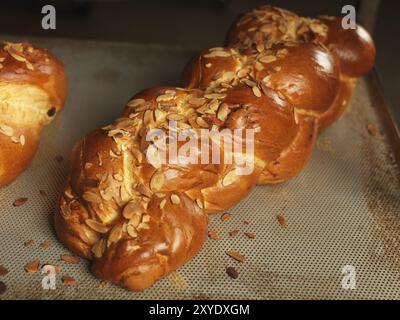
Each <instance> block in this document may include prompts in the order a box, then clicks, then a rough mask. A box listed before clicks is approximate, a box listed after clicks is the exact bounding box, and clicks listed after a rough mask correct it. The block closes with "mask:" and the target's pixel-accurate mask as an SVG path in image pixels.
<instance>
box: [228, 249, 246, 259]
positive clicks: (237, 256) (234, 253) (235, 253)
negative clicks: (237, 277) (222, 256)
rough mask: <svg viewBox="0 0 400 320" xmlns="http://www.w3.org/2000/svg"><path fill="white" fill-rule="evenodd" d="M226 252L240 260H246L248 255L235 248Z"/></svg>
mask: <svg viewBox="0 0 400 320" xmlns="http://www.w3.org/2000/svg"><path fill="white" fill-rule="evenodd" d="M226 254H227V255H228V256H230V257H231V258H233V259H235V260H236V261H239V262H243V261H244V260H246V257H245V256H244V255H242V254H241V253H239V252H237V251H234V250H231V251H227V252H226Z"/></svg>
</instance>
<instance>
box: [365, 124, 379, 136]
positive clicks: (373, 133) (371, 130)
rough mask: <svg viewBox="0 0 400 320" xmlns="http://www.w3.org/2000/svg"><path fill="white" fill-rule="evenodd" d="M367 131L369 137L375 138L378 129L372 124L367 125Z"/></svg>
mask: <svg viewBox="0 0 400 320" xmlns="http://www.w3.org/2000/svg"><path fill="white" fill-rule="evenodd" d="M367 130H368V132H369V134H370V135H371V136H376V135H377V134H378V132H379V129H378V127H377V126H376V125H375V124H373V123H368V124H367Z"/></svg>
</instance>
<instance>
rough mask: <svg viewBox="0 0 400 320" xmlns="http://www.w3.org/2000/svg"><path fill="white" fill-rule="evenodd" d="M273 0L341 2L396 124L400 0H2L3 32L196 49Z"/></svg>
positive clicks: (334, 6) (309, 6)
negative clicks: (47, 11)
mask: <svg viewBox="0 0 400 320" xmlns="http://www.w3.org/2000/svg"><path fill="white" fill-rule="evenodd" d="M45 4H53V5H54V6H55V7H56V9H57V29H56V30H43V29H42V28H41V19H42V14H41V8H42V6H43V5H45ZM260 4H272V5H277V6H281V7H284V8H286V9H289V10H293V11H295V12H296V13H298V14H301V15H306V16H316V15H319V14H330V15H340V14H341V8H342V7H343V6H344V5H346V4H351V5H354V6H355V7H356V8H357V10H358V16H357V19H358V22H359V23H361V24H363V25H364V26H365V27H366V28H367V29H368V30H369V31H370V32H371V33H372V34H373V37H374V39H375V42H376V46H377V52H378V55H377V63H376V69H377V71H378V74H379V76H380V79H381V81H382V84H383V88H384V94H385V97H386V100H387V101H388V103H389V105H390V107H391V109H392V113H393V114H395V117H396V119H397V123H398V124H399V125H400V102H399V101H400V85H399V80H400V75H399V74H400V35H399V33H400V17H399V15H400V1H397V0H345V1H342V0H337V1H332V0H330V1H327V0H325V1H321V0H303V1H299V0H281V1H279V0H275V1H267V0H203V1H188V0H186V1H185V0H168V1H167V0H146V1H139V0H57V1H42V0H30V1H21V0H13V1H9V0H2V1H1V5H2V9H1V11H0V30H1V33H2V34H10V35H11V34H16V35H24V36H29V35H32V36H46V37H68V38H79V39H97V40H110V41H128V42H136V43H161V44H165V45H174V46H183V47H185V48H188V49H191V50H200V49H204V48H208V47H212V46H217V45H220V44H221V43H222V42H223V40H224V36H225V33H226V31H227V29H228V28H229V26H230V24H231V23H232V21H233V20H234V18H235V17H236V16H237V15H238V14H240V13H242V12H244V11H246V10H248V9H251V8H253V7H255V6H257V5H260Z"/></svg>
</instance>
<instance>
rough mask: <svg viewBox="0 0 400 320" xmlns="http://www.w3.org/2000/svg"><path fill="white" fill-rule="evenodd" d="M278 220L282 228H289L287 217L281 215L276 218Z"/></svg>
mask: <svg viewBox="0 0 400 320" xmlns="http://www.w3.org/2000/svg"><path fill="white" fill-rule="evenodd" d="M276 217H277V218H278V221H279V224H280V225H281V227H282V228H287V226H288V221H287V220H286V218H285V216H284V215H283V214H282V213H280V214H278V215H277V216H276Z"/></svg>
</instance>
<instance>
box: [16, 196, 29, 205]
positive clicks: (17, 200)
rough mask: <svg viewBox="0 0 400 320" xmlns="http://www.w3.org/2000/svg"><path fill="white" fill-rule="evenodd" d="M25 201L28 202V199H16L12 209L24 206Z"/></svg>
mask: <svg viewBox="0 0 400 320" xmlns="http://www.w3.org/2000/svg"><path fill="white" fill-rule="evenodd" d="M27 201H28V198H19V199H16V200H15V201H14V202H13V206H14V207H19V206H22V205H23V204H25V203H26V202H27Z"/></svg>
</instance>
